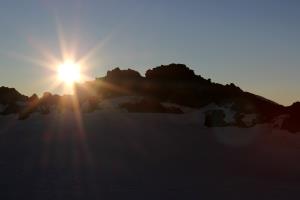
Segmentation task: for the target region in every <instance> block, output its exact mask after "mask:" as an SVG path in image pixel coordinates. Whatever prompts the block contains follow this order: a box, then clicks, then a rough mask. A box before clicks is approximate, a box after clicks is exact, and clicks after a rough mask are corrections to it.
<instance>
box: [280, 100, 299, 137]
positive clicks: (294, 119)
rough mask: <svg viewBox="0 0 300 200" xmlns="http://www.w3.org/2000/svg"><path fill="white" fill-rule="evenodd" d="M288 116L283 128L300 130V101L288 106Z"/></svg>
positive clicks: (293, 131) (293, 130)
mask: <svg viewBox="0 0 300 200" xmlns="http://www.w3.org/2000/svg"><path fill="white" fill-rule="evenodd" d="M287 114H288V117H287V118H286V119H285V120H284V121H283V124H282V128H283V129H286V130H288V131H290V132H292V133H295V132H300V123H299V122H300V102H295V103H293V104H292V105H291V106H288V107H287Z"/></svg>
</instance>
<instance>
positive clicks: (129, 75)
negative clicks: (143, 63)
mask: <svg viewBox="0 0 300 200" xmlns="http://www.w3.org/2000/svg"><path fill="white" fill-rule="evenodd" d="M142 78H143V77H142V76H141V75H140V73H139V72H137V71H134V70H132V69H127V70H120V68H118V67H117V68H115V69H113V70H111V71H108V72H107V75H106V77H105V79H106V80H108V81H116V82H118V81H120V80H135V79H137V80H139V79H142Z"/></svg>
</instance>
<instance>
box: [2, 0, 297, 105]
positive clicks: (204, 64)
mask: <svg viewBox="0 0 300 200" xmlns="http://www.w3.org/2000/svg"><path fill="white" fill-rule="evenodd" d="M299 10H300V2H299V1H297V0H218V1H217V0H203V1H200V0H172V1H170V0H152V1H148V0H119V1H117V0H26V1H20V0H18V1H17V0H1V1H0V85H3V86H8V87H15V88H16V89H17V90H18V91H20V92H21V93H23V94H26V95H31V94H33V93H37V94H39V95H41V94H42V93H43V92H44V91H50V92H53V93H60V92H61V88H60V87H58V88H54V87H52V86H53V83H54V82H55V81H57V80H56V78H55V74H56V72H55V71H53V70H51V69H49V68H47V67H45V66H44V65H45V63H47V65H50V66H51V65H52V64H53V63H51V60H49V55H51V56H52V57H55V58H56V59H58V60H61V61H62V60H63V58H62V53H61V52H62V50H61V49H62V47H64V49H65V51H70V52H75V51H73V50H76V52H75V53H74V57H75V59H76V60H77V59H78V60H79V59H81V58H83V57H85V58H87V59H86V62H85V66H83V67H84V68H85V71H84V73H85V74H86V75H87V76H88V77H89V78H90V79H93V78H95V77H100V76H104V75H105V74H106V71H107V70H110V69H113V68H115V67H120V68H121V69H127V68H132V69H135V70H137V71H139V72H140V73H141V74H144V73H145V71H146V70H147V69H149V68H153V67H155V66H159V65H161V64H169V63H184V64H186V65H187V66H189V67H190V68H192V69H193V70H194V71H195V72H196V74H200V75H201V76H203V77H204V78H211V80H212V81H214V82H219V83H222V84H227V83H231V82H233V83H235V84H236V85H238V86H240V87H241V88H242V89H243V90H246V91H249V92H252V93H255V94H258V95H261V96H264V97H266V98H268V99H271V100H274V101H276V102H278V103H281V104H284V105H290V104H292V103H293V102H295V101H297V100H300V87H299V84H298V83H299V81H298V80H299V78H298V77H299V76H300V37H299V36H300V21H299V18H300V12H299ZM86 55H89V56H86ZM53 65H54V64H53ZM48 67H49V66H48ZM54 68H55V66H53V69H54Z"/></svg>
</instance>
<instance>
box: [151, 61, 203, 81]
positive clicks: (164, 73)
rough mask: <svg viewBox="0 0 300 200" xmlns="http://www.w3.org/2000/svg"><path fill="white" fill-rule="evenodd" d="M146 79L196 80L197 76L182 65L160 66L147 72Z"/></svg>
mask: <svg viewBox="0 0 300 200" xmlns="http://www.w3.org/2000/svg"><path fill="white" fill-rule="evenodd" d="M145 76H146V78H147V79H151V80H163V81H168V80H177V81H179V80H196V79H198V78H199V76H197V75H195V73H194V71H193V70H191V69H189V68H188V67H187V66H186V65H184V64H174V63H172V64H170V65H161V66H159V67H155V68H153V69H149V70H147V72H146V74H145Z"/></svg>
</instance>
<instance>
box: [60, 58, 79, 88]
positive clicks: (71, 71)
mask: <svg viewBox="0 0 300 200" xmlns="http://www.w3.org/2000/svg"><path fill="white" fill-rule="evenodd" d="M57 74H58V78H59V79H60V80H61V81H63V82H65V83H66V84H70V85H72V84H74V83H75V82H78V81H80V76H81V73H80V65H79V64H78V63H76V62H74V61H72V60H68V61H65V62H63V63H62V64H60V65H59V66H58V70H57Z"/></svg>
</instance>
